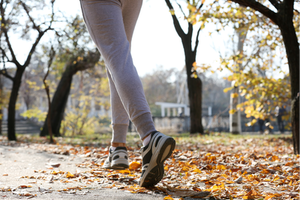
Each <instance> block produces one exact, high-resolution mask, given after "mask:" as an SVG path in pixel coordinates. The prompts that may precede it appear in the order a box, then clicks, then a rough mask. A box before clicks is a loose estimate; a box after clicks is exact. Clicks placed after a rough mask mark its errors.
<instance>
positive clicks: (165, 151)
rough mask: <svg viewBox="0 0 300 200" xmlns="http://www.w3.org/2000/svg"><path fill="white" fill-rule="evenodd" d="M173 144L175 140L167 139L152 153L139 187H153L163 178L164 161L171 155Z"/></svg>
mask: <svg viewBox="0 0 300 200" xmlns="http://www.w3.org/2000/svg"><path fill="white" fill-rule="evenodd" d="M175 144H176V142H175V140H174V139H173V138H171V137H169V138H167V139H166V140H165V141H164V144H163V145H162V147H161V148H160V149H159V150H156V152H154V155H152V158H151V161H150V162H149V167H148V169H147V170H146V171H145V173H144V176H143V177H144V178H143V177H141V180H140V184H139V185H140V186H141V187H151V186H154V185H156V184H157V183H158V182H159V181H160V180H161V179H162V178H163V176H164V161H165V160H166V159H167V158H169V157H170V156H171V155H172V153H173V150H174V149H175ZM156 154H158V155H157V157H156V156H155V155H156Z"/></svg>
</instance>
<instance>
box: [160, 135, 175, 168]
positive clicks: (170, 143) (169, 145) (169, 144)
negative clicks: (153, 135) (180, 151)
mask: <svg viewBox="0 0 300 200" xmlns="http://www.w3.org/2000/svg"><path fill="white" fill-rule="evenodd" d="M174 148H175V140H174V139H173V138H168V139H167V140H166V141H165V143H164V145H163V146H162V148H161V150H163V151H162V152H161V153H160V154H159V156H158V157H157V163H163V162H164V161H165V160H166V159H167V158H169V157H170V156H171V155H172V153H173V150H174Z"/></svg>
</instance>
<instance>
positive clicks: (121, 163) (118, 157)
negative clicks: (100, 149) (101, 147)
mask: <svg viewBox="0 0 300 200" xmlns="http://www.w3.org/2000/svg"><path fill="white" fill-rule="evenodd" d="M128 167H129V163H128V154H127V148H126V147H117V148H116V149H115V150H114V151H112V150H111V149H110V150H109V155H108V157H107V159H106V160H105V162H104V164H103V168H105V169H120V170H121V169H126V168H128Z"/></svg>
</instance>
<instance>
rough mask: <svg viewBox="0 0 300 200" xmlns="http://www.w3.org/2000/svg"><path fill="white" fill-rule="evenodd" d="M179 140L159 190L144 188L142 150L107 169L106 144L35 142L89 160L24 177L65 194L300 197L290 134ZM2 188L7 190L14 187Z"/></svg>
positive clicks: (132, 151) (40, 147)
mask: <svg viewBox="0 0 300 200" xmlns="http://www.w3.org/2000/svg"><path fill="white" fill-rule="evenodd" d="M224 136H226V135H224ZM224 138H225V139H224ZM176 140H177V143H178V144H179V145H178V146H177V149H176V150H175V151H174V153H173V155H172V157H171V158H170V159H168V160H167V161H166V162H165V167H164V170H165V176H164V178H163V179H162V181H161V182H160V183H158V184H157V185H156V186H155V187H153V188H144V187H139V186H138V179H139V177H140V175H141V162H142V161H141V157H140V153H139V148H128V150H129V161H130V167H129V169H126V170H107V169H103V168H102V165H103V163H104V160H105V159H106V157H107V156H108V150H107V148H106V147H92V146H80V145H67V144H56V145H47V144H34V143H31V144H30V148H34V149H38V150H42V151H47V152H49V153H54V154H62V155H69V156H71V157H74V156H80V157H85V158H86V159H85V161H84V162H82V163H78V164H77V168H78V170H76V171H61V170H60V168H59V164H57V163H54V164H51V165H49V166H48V167H47V168H45V169H41V170H37V171H35V172H36V176H26V175H25V174H24V176H22V178H23V179H39V180H44V181H49V180H50V181H53V183H56V182H57V183H64V184H65V188H63V189H60V190H59V192H65V193H72V192H74V191H80V190H83V189H84V188H90V187H92V185H93V184H94V183H97V184H100V185H101V187H103V188H112V189H119V190H127V191H130V192H131V193H147V194H152V193H160V194H162V195H164V196H165V197H164V199H174V198H175V199H178V198H180V199H183V198H184V197H193V198H204V197H206V198H209V197H211V198H213V199H297V198H299V192H300V187H299V182H300V179H299V178H300V177H299V175H300V167H299V161H300V156H299V155H297V156H296V155H292V154H293V150H292V146H291V144H290V143H289V142H290V141H291V138H290V137H281V138H276V137H265V138H262V137H253V138H249V137H247V138H235V139H232V138H227V139H226V137H214V138H212V137H193V138H181V137H178V138H176ZM26 145H28V144H26ZM68 183H78V187H76V188H74V187H68ZM22 187H25V186H22ZM26 187H27V186H26ZM28 187H30V185H28ZM1 190H2V191H3V192H5V191H7V190H8V188H5V189H4V188H2V189H1V188H0V191H1ZM4 190H5V191H4ZM35 196H36V195H35V194H32V197H35Z"/></svg>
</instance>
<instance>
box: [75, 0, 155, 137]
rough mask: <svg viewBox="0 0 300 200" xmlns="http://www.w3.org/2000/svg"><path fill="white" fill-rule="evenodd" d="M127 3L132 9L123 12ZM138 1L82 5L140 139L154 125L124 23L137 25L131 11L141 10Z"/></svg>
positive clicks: (84, 0)
mask: <svg viewBox="0 0 300 200" xmlns="http://www.w3.org/2000/svg"><path fill="white" fill-rule="evenodd" d="M128 2H130V4H131V7H132V8H131V9H128V8H127V9H128V11H129V10H130V12H127V14H125V15H124V12H123V13H122V8H123V4H125V3H128ZM139 2H141V0H130V1H121V2H120V1H118V0H106V1H103V0H102V1H99V0H98V1H97V0H81V6H82V11H83V15H84V18H85V22H86V25H87V27H88V30H89V32H90V35H91V37H92V39H93V40H94V42H95V43H96V45H97V47H98V49H99V50H100V52H101V54H102V56H103V58H104V60H105V63H106V65H107V68H108V71H109V73H110V75H111V80H112V82H113V83H114V86H115V88H116V91H117V93H118V95H119V97H120V99H121V102H122V104H123V106H124V108H125V110H126V112H127V114H128V115H129V117H130V119H131V120H132V122H133V123H134V125H135V126H136V128H137V130H138V132H139V134H140V137H141V139H144V138H145V137H146V136H148V135H150V134H151V133H152V132H154V131H155V128H154V124H153V121H152V116H151V113H150V109H149V105H148V103H147V101H146V98H145V95H144V91H143V87H142V83H141V81H140V78H139V76H138V74H137V71H136V69H135V67H134V65H133V61H132V57H131V53H130V43H129V41H128V39H127V35H126V31H125V26H124V23H126V24H129V25H128V26H126V29H127V28H128V29H130V27H132V28H131V29H133V28H134V25H132V24H135V21H136V18H137V16H138V14H136V15H132V14H131V13H133V11H134V10H135V11H136V12H137V10H138V12H139V9H140V5H141V4H140V5H139V4H138V3H139ZM124 8H125V6H124ZM125 16H126V17H125ZM123 17H124V21H123ZM133 17H135V18H133ZM127 18H128V19H127ZM129 18H131V20H130V19H129ZM130 21H131V23H130ZM132 22H134V23H132ZM128 32H130V31H128ZM132 32H133V30H132ZM113 117H114V116H113Z"/></svg>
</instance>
